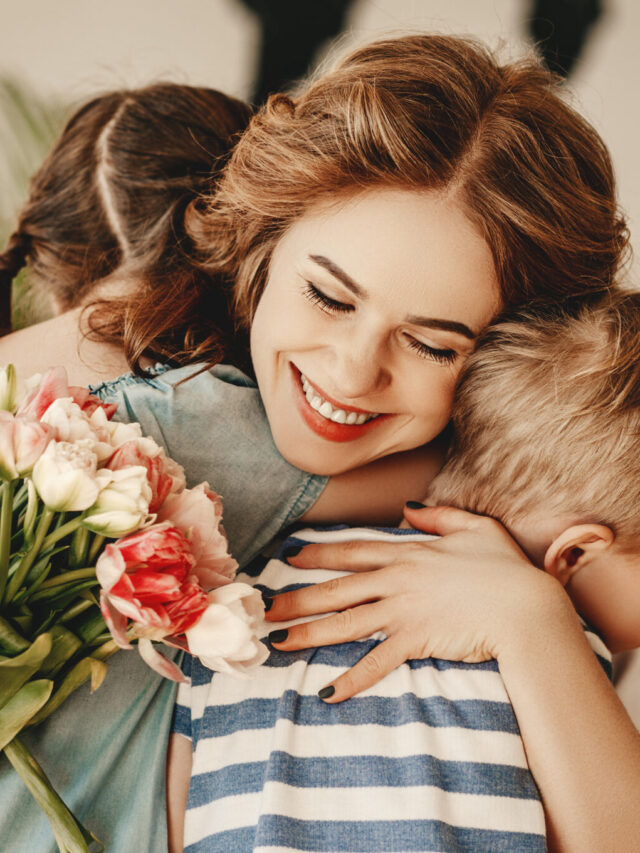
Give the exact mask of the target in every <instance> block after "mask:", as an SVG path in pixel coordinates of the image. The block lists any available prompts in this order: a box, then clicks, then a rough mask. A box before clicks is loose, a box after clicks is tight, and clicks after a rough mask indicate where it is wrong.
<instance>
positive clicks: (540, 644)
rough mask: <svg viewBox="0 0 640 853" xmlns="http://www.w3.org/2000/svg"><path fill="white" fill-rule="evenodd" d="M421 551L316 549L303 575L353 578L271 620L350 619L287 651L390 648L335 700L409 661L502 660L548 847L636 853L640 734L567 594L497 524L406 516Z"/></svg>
mask: <svg viewBox="0 0 640 853" xmlns="http://www.w3.org/2000/svg"><path fill="white" fill-rule="evenodd" d="M406 514H407V517H408V520H409V521H410V523H411V525H412V526H413V527H416V528H418V529H425V530H428V531H429V532H436V533H440V534H444V535H443V538H441V539H438V540H433V541H431V542H420V543H415V542H414V543H406V544H403V543H400V544H396V543H389V544H388V545H387V544H386V543H385V544H384V545H383V543H375V544H371V543H366V542H357V543H345V544H340V545H332V546H329V545H324V546H323V545H310V546H307V547H306V548H305V549H304V550H303V551H302V552H300V553H299V554H298V555H296V556H295V557H292V558H291V559H290V562H291V563H292V564H295V565H296V566H299V567H300V568H305V567H306V568H311V567H312V566H322V567H325V568H343V569H345V568H347V569H351V570H352V571H354V572H358V574H353V575H350V576H346V577H343V578H340V579H337V580H335V581H331V582H330V583H328V584H321V585H318V586H316V587H307V588H305V589H302V590H297V591H295V592H292V593H285V594H283V595H281V596H277V597H276V598H275V599H274V600H273V605H272V607H271V609H270V610H269V612H268V614H267V618H269V619H270V620H274V621H279V620H285V619H292V618H297V617H299V616H304V615H313V614H317V613H322V612H329V611H336V610H337V611H341V612H338V613H337V614H335V615H334V616H330V617H326V618H325V619H320V620H317V621H314V622H312V623H305V624H302V625H297V626H294V627H293V628H290V629H289V634H288V637H287V639H286V641H285V642H283V643H281V644H278V647H279V648H281V649H283V650H288V649H292V650H293V649H299V648H307V647H310V646H318V645H323V644H331V643H338V642H343V641H348V640H354V639H358V638H361V637H363V636H366V635H368V634H370V633H373V632H374V631H376V630H382V631H384V633H385V634H386V635H387V637H388V639H387V640H386V641H384V642H383V643H381V644H379V645H378V646H377V647H376V648H375V649H374V650H373V651H372V652H370V653H369V654H368V655H366V656H365V657H364V658H363V659H362V660H361V661H360V662H359V663H358V664H357V666H356V667H354V668H353V669H352V670H349V671H348V672H346V673H344V674H343V675H342V676H341V677H340V678H338V679H336V680H335V681H334V682H333V683H332V685H331V686H333V687H334V688H335V692H334V694H333V695H332V696H331V697H330V698H328V700H327V701H329V702H338V701H342V700H343V699H346V698H348V697H350V696H352V695H354V693H357V692H359V691H360V690H362V689H364V688H365V687H367V686H369V685H371V684H374V683H376V682H377V681H378V680H379V679H380V678H381V677H382V676H384V675H385V674H386V673H387V672H389V671H391V669H393V668H395V667H396V666H398V665H399V664H400V663H402V662H403V661H404V660H406V659H408V658H421V657H428V656H433V657H441V658H448V659H453V660H467V661H478V660H484V659H487V658H491V657H494V658H497V660H498V662H499V665H500V672H501V674H502V677H503V680H504V682H505V686H506V689H507V692H508V693H509V697H510V699H511V702H512V704H513V707H514V710H515V713H516V716H517V719H518V723H519V725H520V729H521V733H522V737H523V740H524V744H525V748H526V751H527V756H528V760H529V764H530V767H531V770H532V772H533V775H534V777H535V779H536V782H537V784H538V786H539V788H540V791H541V794H542V798H543V803H544V806H545V811H546V815H547V820H548V825H549V844H550V849H551V850H552V851H561V853H574V851H575V853H590V851H593V853H602V851H604V850H611V851H614V850H615V851H616V853H627V851H629V853H632V851H634V850H635V849H637V839H638V838H639V837H640V809H638V802H640V735H639V734H638V732H637V731H636V729H635V727H634V726H633V723H632V722H631V720H630V719H629V717H628V716H627V714H626V712H625V710H624V708H623V706H622V704H621V703H620V701H619V699H618V698H617V696H616V694H615V691H614V690H613V687H612V686H611V684H610V683H609V682H608V680H607V678H606V676H605V674H604V672H603V671H602V668H601V666H600V664H599V663H598V662H597V660H596V658H595V655H594V654H593V651H592V650H591V648H590V646H589V644H588V642H587V641H586V639H585V636H584V631H583V629H582V626H581V624H580V622H579V620H578V618H577V615H576V613H575V611H574V609H573V606H572V605H571V602H570V600H569V598H568V596H567V595H566V593H565V592H564V589H563V588H562V587H561V586H560V584H559V583H558V582H557V581H556V580H555V579H554V578H552V577H551V576H549V575H546V574H545V573H544V572H542V571H540V570H538V569H536V568H535V567H533V566H532V565H531V563H530V562H529V561H528V560H527V558H526V557H525V555H524V554H523V553H522V551H521V550H520V549H519V548H518V546H517V545H516V543H515V542H514V541H513V540H512V539H511V537H510V536H509V535H508V533H507V532H506V531H505V530H504V528H502V527H501V525H499V524H498V523H497V522H494V521H492V520H491V519H485V518H480V517H478V516H474V515H472V514H470V513H465V512H462V511H460V510H452V509H449V508H430V509H424V510H414V511H409V510H408V511H407V513H406Z"/></svg>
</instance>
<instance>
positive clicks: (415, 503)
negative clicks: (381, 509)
mask: <svg viewBox="0 0 640 853" xmlns="http://www.w3.org/2000/svg"><path fill="white" fill-rule="evenodd" d="M405 506H406V507H408V508H409V509H424V508H425V506H426V504H423V503H422V502H421V501H407V502H406V503H405Z"/></svg>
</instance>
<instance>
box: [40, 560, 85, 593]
mask: <svg viewBox="0 0 640 853" xmlns="http://www.w3.org/2000/svg"><path fill="white" fill-rule="evenodd" d="M95 576H96V570H95V569H94V568H93V566H91V567H89V568H88V569H72V570H71V571H70V572H63V573H62V574H61V575H56V576H55V577H54V578H49V579H48V580H46V581H45V582H44V583H42V584H40V587H39V589H38V592H40V590H43V589H51V588H52V587H56V586H61V585H62V584H65V583H72V582H73V581H79V580H85V579H86V578H94V577H95Z"/></svg>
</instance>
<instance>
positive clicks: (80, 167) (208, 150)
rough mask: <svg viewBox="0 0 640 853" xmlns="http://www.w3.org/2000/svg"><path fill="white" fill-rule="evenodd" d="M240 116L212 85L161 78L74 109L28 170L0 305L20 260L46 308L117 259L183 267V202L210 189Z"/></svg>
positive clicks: (2, 269) (81, 289)
mask: <svg viewBox="0 0 640 853" xmlns="http://www.w3.org/2000/svg"><path fill="white" fill-rule="evenodd" d="M249 116H250V111H249V108H248V107H246V106H245V105H244V104H243V103H241V102H240V101H237V100H235V99H233V98H229V97H227V96H226V95H223V94H222V93H221V92H217V91H215V90H213V89H204V88H195V87H192V86H179V85H174V84H170V83H160V84H156V85H153V86H149V87H147V88H144V89H138V90H130V91H117V92H112V93H109V94H106V95H102V96H101V97H98V98H95V99H94V100H92V101H90V102H89V103H88V104H86V105H85V106H83V107H82V108H81V109H79V110H78V111H77V112H76V113H75V115H74V116H73V117H72V118H71V119H70V121H69V122H68V124H67V126H66V127H65V129H64V130H63V132H62V135H61V137H60V139H59V140H58V142H57V143H56V145H55V147H54V149H53V150H52V152H51V154H50V155H49V156H48V158H47V159H46V160H45V162H44V163H43V165H42V166H41V167H40V169H39V170H38V172H37V173H36V174H35V175H34V177H33V179H32V181H31V187H30V194H29V198H28V200H27V202H26V204H25V205H24V207H23V209H22V210H21V212H20V215H19V220H18V226H17V228H16V231H15V232H14V234H13V235H12V236H11V238H10V241H9V246H8V248H7V251H5V253H4V254H3V255H0V287H1V288H2V292H3V294H4V295H5V300H4V302H5V305H6V306H7V308H8V300H9V293H10V284H11V280H12V279H13V277H14V276H15V274H16V273H17V272H18V270H19V269H20V268H21V267H22V266H24V264H25V263H27V262H28V264H29V268H30V269H29V273H30V275H29V280H30V284H31V285H32V286H33V288H35V289H36V290H37V291H38V293H39V294H41V293H43V292H44V293H46V294H48V295H49V297H50V298H51V301H52V309H53V310H54V311H64V310H67V309H68V308H71V307H74V306H76V305H78V304H81V303H82V302H84V301H85V300H86V298H87V296H88V295H89V293H90V292H91V291H92V290H93V288H94V287H95V284H96V282H97V281H99V280H101V279H104V278H105V277H106V276H109V275H110V274H111V273H112V272H113V271H114V270H115V269H117V268H121V267H123V265H126V268H128V269H132V270H134V271H137V272H143V273H145V274H146V273H149V274H151V275H153V274H155V273H156V272H157V273H158V274H162V275H163V276H164V277H165V278H166V276H167V275H170V273H171V271H172V270H175V269H177V268H178V267H179V266H180V265H184V264H185V263H186V260H185V258H186V257H187V255H186V254H185V253H183V252H181V251H180V249H181V247H182V244H183V242H184V241H185V234H184V228H183V218H184V211H185V208H186V207H187V205H188V204H189V202H190V201H191V200H192V199H193V198H194V197H195V196H198V195H199V194H201V193H203V192H204V191H205V190H208V189H209V187H210V183H209V182H210V180H211V177H212V174H213V175H214V176H215V174H216V173H217V172H218V171H219V169H220V168H221V166H222V163H223V162H224V161H225V159H226V156H227V155H228V153H229V151H230V149H231V145H232V142H233V141H235V137H236V135H237V134H239V133H240V132H241V131H242V130H243V129H244V127H245V126H246V124H247V122H248V120H249ZM212 170H213V172H212ZM6 316H8V311H7V312H6V313H5V317H6Z"/></svg>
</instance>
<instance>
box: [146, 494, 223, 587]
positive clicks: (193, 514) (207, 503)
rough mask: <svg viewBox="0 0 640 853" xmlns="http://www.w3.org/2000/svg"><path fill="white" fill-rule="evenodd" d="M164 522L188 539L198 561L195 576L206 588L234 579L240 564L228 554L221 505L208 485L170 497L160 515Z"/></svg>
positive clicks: (159, 518)
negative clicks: (166, 520)
mask: <svg viewBox="0 0 640 853" xmlns="http://www.w3.org/2000/svg"><path fill="white" fill-rule="evenodd" d="M164 519H168V520H169V519H170V520H171V522H172V524H174V525H175V526H176V527H178V528H179V529H180V530H182V531H183V532H184V533H185V534H186V535H187V536H188V538H189V540H190V542H191V549H192V551H193V555H194V557H195V559H196V568H195V573H196V574H197V576H198V580H199V581H200V584H201V585H202V586H203V587H204V588H205V589H213V588H214V587H218V586H221V585H222V584H227V583H230V582H231V581H232V580H233V578H234V577H235V573H236V569H237V568H238V563H237V562H236V561H235V560H234V559H233V557H231V556H230V555H229V552H228V544H227V538H226V536H225V535H224V530H223V528H222V524H221V520H222V502H221V501H220V498H219V497H218V495H217V494H216V493H215V492H213V491H212V490H211V489H210V488H209V484H208V483H200V485H198V486H196V487H195V488H194V489H185V490H184V491H183V492H181V493H180V494H178V495H169V497H168V498H167V499H166V500H165V502H164V504H163V505H162V507H161V508H160V510H159V512H158V520H159V521H163V520H164Z"/></svg>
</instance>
